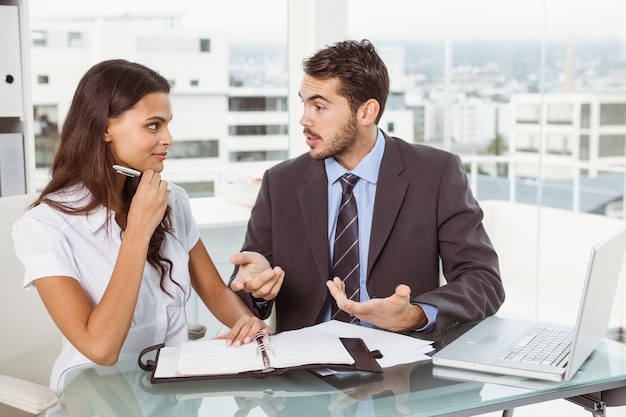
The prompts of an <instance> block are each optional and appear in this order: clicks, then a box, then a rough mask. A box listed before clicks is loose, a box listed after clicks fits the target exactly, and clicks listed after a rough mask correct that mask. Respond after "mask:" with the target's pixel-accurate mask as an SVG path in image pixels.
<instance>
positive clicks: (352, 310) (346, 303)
mask: <svg viewBox="0 0 626 417" xmlns="http://www.w3.org/2000/svg"><path fill="white" fill-rule="evenodd" d="M326 286H327V287H328V290H329V291H330V294H331V295H332V296H333V298H334V299H335V301H336V302H337V307H339V308H340V309H342V310H343V311H345V312H346V313H348V314H352V315H353V316H356V317H357V318H358V319H360V320H363V321H367V322H369V323H372V324H373V325H374V326H376V327H379V328H381V329H386V330H391V331H394V332H401V331H412V330H417V329H420V328H422V327H424V326H425V325H426V324H427V323H428V319H427V318H426V315H425V314H424V310H422V308H421V307H420V306H418V305H415V304H411V289H410V288H409V287H408V286H406V285H404V284H400V285H398V286H397V287H396V291H395V293H394V294H392V295H390V296H389V297H387V298H374V299H372V300H368V301H365V302H362V303H361V302H357V301H352V300H350V299H349V298H348V297H347V296H346V293H345V285H344V283H343V281H342V280H341V279H340V278H339V277H335V278H334V279H333V280H332V281H331V280H328V281H327V282H326Z"/></svg>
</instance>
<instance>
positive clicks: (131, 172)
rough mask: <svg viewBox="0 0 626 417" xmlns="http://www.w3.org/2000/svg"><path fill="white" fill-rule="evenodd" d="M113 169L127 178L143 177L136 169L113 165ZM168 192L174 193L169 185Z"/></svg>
mask: <svg viewBox="0 0 626 417" xmlns="http://www.w3.org/2000/svg"><path fill="white" fill-rule="evenodd" d="M113 169H114V170H115V172H117V173H118V174H122V175H126V176H127V177H139V176H141V172H140V171H137V170H136V169H132V168H128V167H124V166H121V165H113ZM167 191H172V187H171V186H170V185H169V184H168V185H167Z"/></svg>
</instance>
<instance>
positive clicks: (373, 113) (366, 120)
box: [359, 98, 380, 125]
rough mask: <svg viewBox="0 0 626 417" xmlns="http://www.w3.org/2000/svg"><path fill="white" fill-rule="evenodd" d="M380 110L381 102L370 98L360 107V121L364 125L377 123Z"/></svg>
mask: <svg viewBox="0 0 626 417" xmlns="http://www.w3.org/2000/svg"><path fill="white" fill-rule="evenodd" d="M379 112H380V103H379V102H378V100H375V99H373V98H370V99H369V100H367V101H366V102H365V103H363V104H362V105H361V108H360V109H359V116H360V117H359V122H360V123H361V124H362V125H371V124H375V123H376V118H377V117H378V113H379Z"/></svg>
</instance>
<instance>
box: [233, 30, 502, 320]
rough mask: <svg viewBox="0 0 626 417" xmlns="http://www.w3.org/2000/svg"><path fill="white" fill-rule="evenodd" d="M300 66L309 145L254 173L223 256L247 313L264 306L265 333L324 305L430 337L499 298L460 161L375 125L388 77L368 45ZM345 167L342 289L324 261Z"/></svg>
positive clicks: (494, 268) (494, 267)
mask: <svg viewBox="0 0 626 417" xmlns="http://www.w3.org/2000/svg"><path fill="white" fill-rule="evenodd" d="M303 67H304V73H305V75H304V77H303V80H302V84H301V87H300V91H299V95H300V98H301V99H302V101H303V103H304V112H303V115H302V118H301V119H300V123H301V124H302V125H303V126H304V135H305V138H306V143H307V145H308V146H309V148H310V152H309V153H307V154H304V155H301V156H299V157H297V158H294V159H291V160H288V161H285V162H283V163H280V164H278V165H276V166H274V167H272V168H271V169H269V170H268V171H266V172H265V175H264V177H263V181H262V185H261V190H260V192H259V195H258V197H257V201H256V204H255V206H254V208H253V210H252V213H251V218H250V221H249V223H248V229H247V233H246V238H245V242H244V244H243V247H242V252H240V253H238V254H235V255H233V256H231V262H232V263H233V264H235V265H236V266H235V272H234V273H233V276H232V278H231V283H230V286H231V288H232V289H233V290H235V291H238V294H239V296H240V297H242V299H243V300H244V301H245V302H246V303H247V304H248V305H249V306H250V307H251V308H252V309H253V310H255V311H256V312H257V314H259V316H260V317H261V318H266V317H267V316H268V315H269V314H270V311H271V309H272V306H273V304H275V307H276V324H277V325H276V327H277V328H276V330H277V331H284V330H290V329H296V328H300V327H304V326H309V325H313V324H316V323H319V322H321V321H324V320H329V319H331V318H334V317H335V315H334V314H335V310H337V309H339V310H341V311H344V312H345V313H348V314H349V315H350V316H352V317H354V318H356V319H358V320H360V321H361V322H367V323H370V324H372V325H374V326H376V327H379V328H383V329H387V330H391V331H427V330H435V331H437V332H440V331H443V330H445V329H448V328H450V327H454V326H456V325H457V324H459V323H460V322H468V321H474V320H478V319H482V318H484V317H486V316H488V315H491V314H493V313H495V312H496V311H497V310H498V308H499V307H500V305H501V304H502V302H503V300H504V290H503V287H502V282H501V280H500V276H499V267H498V258H497V255H496V252H495V251H494V249H493V247H492V245H491V242H490V240H489V238H488V236H487V234H486V232H485V230H484V228H483V225H482V218H483V213H482V210H481V209H480V207H479V205H478V203H477V202H476V200H475V199H474V197H473V195H472V192H471V190H470V188H469V186H468V181H467V176H466V173H465V170H464V168H463V165H462V163H461V161H460V159H459V158H458V157H457V156H455V155H453V154H451V153H448V152H444V151H441V150H437V149H434V148H431V147H427V146H422V145H414V144H409V143H407V142H405V141H403V140H402V139H399V138H394V137H390V136H388V135H387V134H385V133H384V132H383V131H382V130H380V129H379V128H378V127H377V124H378V122H379V120H380V117H381V115H382V113H383V110H384V107H385V103H386V99H387V96H388V92H389V77H388V73H387V69H386V67H385V65H384V63H383V62H382V60H381V59H380V57H379V56H378V54H377V53H376V50H375V48H374V46H373V45H372V44H371V43H370V42H369V41H367V40H363V41H360V42H359V41H343V42H338V43H336V44H334V45H332V46H328V47H326V48H324V49H322V50H320V51H318V52H317V53H316V54H314V55H313V56H312V57H310V58H309V59H307V60H305V61H304V63H303ZM345 173H350V174H353V175H356V177H358V178H357V182H356V185H354V188H353V195H352V198H350V197H349V196H348V197H347V198H348V199H349V200H351V199H353V200H356V206H357V208H356V209H355V210H356V214H358V216H357V217H356V218H358V221H357V222H356V224H358V233H357V235H356V236H358V238H357V240H356V241H355V245H354V246H356V247H358V254H357V255H356V257H357V259H358V260H360V262H358V261H356V262H357V263H356V264H355V268H353V269H354V270H355V271H356V272H355V274H354V275H356V276H357V279H358V281H359V282H357V284H355V285H357V286H358V288H356V289H355V290H350V291H349V292H348V294H346V292H345V288H346V286H348V285H349V284H348V278H347V275H346V276H341V277H337V276H335V275H336V274H335V273H334V272H333V270H332V268H333V266H332V265H331V260H333V264H334V263H336V262H337V261H336V260H335V259H336V258H334V257H333V255H334V252H335V249H334V246H333V242H334V239H335V236H336V235H337V236H339V235H343V232H342V231H340V232H338V233H336V228H337V226H336V225H335V222H336V220H337V217H338V213H339V212H340V211H343V203H342V206H341V207H342V208H341V209H340V199H341V195H342V188H341V187H342V186H341V185H340V183H342V182H345V181H343V180H340V177H342V175H343V174H345ZM348 193H349V192H348ZM341 230H343V229H341ZM341 251H342V252H343V249H341ZM440 261H441V266H442V267H443V273H444V276H445V279H446V281H447V284H446V285H443V286H440V271H439V268H440ZM344 279H345V280H346V281H345V283H344V281H343V280H344ZM353 293H354V294H357V295H358V297H356V299H354V300H352V299H350V296H352V294H353Z"/></svg>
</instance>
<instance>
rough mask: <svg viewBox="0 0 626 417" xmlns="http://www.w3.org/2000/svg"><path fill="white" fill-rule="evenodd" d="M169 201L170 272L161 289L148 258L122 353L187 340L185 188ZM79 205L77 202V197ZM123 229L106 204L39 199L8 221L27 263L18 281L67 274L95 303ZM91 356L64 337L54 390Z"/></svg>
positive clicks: (73, 196)
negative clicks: (62, 206)
mask: <svg viewBox="0 0 626 417" xmlns="http://www.w3.org/2000/svg"><path fill="white" fill-rule="evenodd" d="M171 186H172V191H171V192H170V193H169V197H168V199H169V201H168V204H169V206H170V208H171V220H172V230H171V233H167V234H166V238H165V246H164V252H163V254H164V256H165V257H166V258H168V259H169V260H171V261H172V263H173V265H174V266H173V268H172V278H173V279H174V280H175V281H176V282H177V283H178V284H179V285H180V287H179V286H178V285H176V284H175V283H174V282H172V281H171V280H170V278H169V275H166V279H165V280H164V287H165V289H166V290H167V291H168V293H169V294H171V295H172V296H170V295H168V294H166V293H165V292H163V290H161V288H160V286H159V284H160V278H159V274H158V272H157V271H156V270H155V269H154V268H153V267H152V266H150V264H148V263H147V262H146V267H145V269H144V274H143V279H142V283H141V287H140V289H139V296H138V299H137V306H136V308H135V314H134V316H133V321H132V324H131V328H130V331H129V332H128V336H127V337H126V340H125V342H124V345H123V346H122V350H121V352H120V356H125V355H133V354H138V353H139V352H140V351H141V350H142V349H144V348H146V347H148V346H151V345H155V344H158V343H165V344H166V345H167V346H176V345H178V344H179V343H180V342H182V341H186V340H187V339H188V336H187V318H186V315H185V303H186V302H187V300H188V299H189V296H190V291H191V282H190V276H189V268H188V264H189V251H190V250H191V249H192V248H193V246H194V245H195V244H196V243H197V242H198V239H199V238H200V233H199V230H198V227H197V225H196V222H195V219H194V218H193V214H192V212H191V206H190V202H189V197H188V196H187V193H186V192H185V190H184V189H182V188H181V187H179V186H177V185H175V184H171ZM87 196H89V192H88V191H87V190H86V189H85V188H83V187H76V188H74V189H71V190H69V191H64V192H60V193H58V194H55V195H54V196H51V198H54V199H55V200H56V201H74V202H75V201H81V199H84V198H86V197H87ZM75 204H78V203H75ZM120 236H121V229H120V227H119V226H118V224H117V223H116V222H115V214H114V213H111V219H110V221H109V225H108V227H107V224H106V209H105V208H104V207H99V208H98V209H96V210H94V211H93V212H91V213H89V214H88V215H78V216H77V215H69V214H64V213H62V212H59V211H57V210H54V209H52V208H51V207H50V206H48V205H47V204H40V205H39V206H37V207H34V208H33V209H31V210H29V211H28V212H26V213H25V214H24V215H23V216H22V217H21V218H20V219H19V220H18V221H17V222H16V223H15V224H14V226H13V240H14V243H15V249H16V252H17V255H18V257H19V258H20V259H21V261H22V263H23V264H24V268H25V270H26V273H25V276H24V287H25V288H30V287H34V286H33V281H35V280H36V279H38V278H41V277H47V276H68V277H72V278H74V279H76V280H77V281H79V282H80V284H81V285H82V287H83V289H84V290H85V292H86V293H87V295H88V296H89V298H90V299H91V301H92V303H93V305H94V306H95V305H97V304H98V303H99V302H100V300H101V299H102V295H103V294H104V291H105V289H106V287H107V285H108V283H109V279H110V277H111V273H112V271H113V266H114V265H115V261H116V259H117V255H118V252H119V249H120V244H121V237H120ZM87 362H89V359H87V358H86V357H85V356H83V355H82V354H81V353H80V352H78V350H77V349H76V348H75V347H74V346H72V345H71V344H70V343H69V341H68V340H67V339H66V338H65V337H64V338H63V347H62V351H61V354H60V355H59V357H58V358H57V360H56V362H55V364H54V366H53V369H52V375H51V377H50V387H51V388H53V389H56V388H57V386H58V384H59V378H60V377H61V374H62V373H63V371H65V370H66V369H68V368H70V367H73V366H75V365H79V364H83V363H87Z"/></svg>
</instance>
